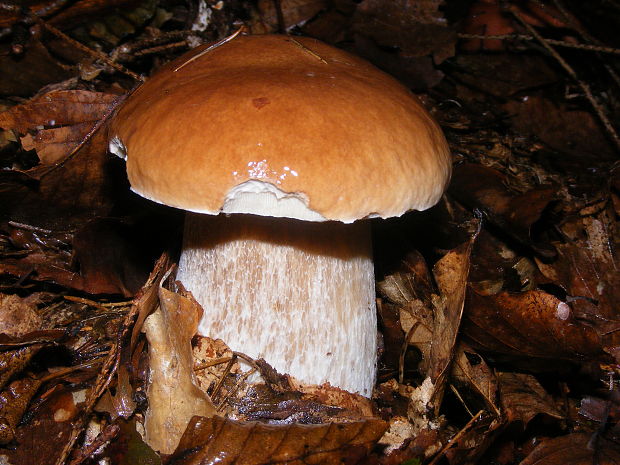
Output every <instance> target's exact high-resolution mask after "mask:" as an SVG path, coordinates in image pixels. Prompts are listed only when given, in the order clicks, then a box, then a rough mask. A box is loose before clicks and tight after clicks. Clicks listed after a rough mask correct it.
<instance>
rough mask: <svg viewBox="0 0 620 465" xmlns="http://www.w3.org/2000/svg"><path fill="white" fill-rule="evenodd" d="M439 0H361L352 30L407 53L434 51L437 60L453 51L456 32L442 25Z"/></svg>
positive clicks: (429, 52)
mask: <svg viewBox="0 0 620 465" xmlns="http://www.w3.org/2000/svg"><path fill="white" fill-rule="evenodd" d="M440 4H441V1H440V0H423V1H411V0H396V1H392V2H388V3H386V2H383V1H380V0H364V1H363V2H362V3H361V4H360V5H359V6H358V7H357V10H356V12H355V16H354V19H353V21H354V26H353V27H354V30H355V31H357V32H358V33H361V34H363V35H366V36H369V37H372V38H373V39H374V40H376V41H377V42H378V43H379V44H380V45H382V46H386V47H398V48H400V49H401V50H403V51H404V52H405V53H407V54H409V55H415V56H425V55H431V54H435V55H436V62H437V63H441V61H443V60H444V59H445V58H448V57H450V56H452V55H454V44H455V40H456V34H455V32H454V31H453V30H451V29H449V28H447V27H445V19H444V18H443V15H442V13H441V12H440V10H439V5H440Z"/></svg>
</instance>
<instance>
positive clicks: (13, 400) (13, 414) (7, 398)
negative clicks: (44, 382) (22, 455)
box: [0, 378, 41, 445]
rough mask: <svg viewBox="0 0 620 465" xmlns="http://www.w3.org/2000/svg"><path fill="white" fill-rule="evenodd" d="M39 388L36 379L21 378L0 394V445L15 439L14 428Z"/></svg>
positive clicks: (39, 384)
mask: <svg viewBox="0 0 620 465" xmlns="http://www.w3.org/2000/svg"><path fill="white" fill-rule="evenodd" d="M40 386H41V381H39V380H37V379H33V378H23V379H18V380H15V381H13V382H12V383H11V384H10V385H9V387H8V388H6V389H5V390H3V391H2V392H1V393H0V444H3V445H4V444H8V443H9V442H11V441H13V440H14V439H15V428H16V427H17V424H18V423H19V422H20V420H21V419H22V416H23V415H24V412H25V411H26V409H27V408H28V404H29V403H30V400H31V399H32V398H33V397H34V395H35V393H36V392H37V390H38V389H39V387H40Z"/></svg>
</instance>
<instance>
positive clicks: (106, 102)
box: [0, 90, 120, 148]
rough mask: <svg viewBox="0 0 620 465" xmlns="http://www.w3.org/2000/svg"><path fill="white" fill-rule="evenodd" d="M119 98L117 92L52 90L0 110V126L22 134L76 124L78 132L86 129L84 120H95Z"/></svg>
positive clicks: (89, 121)
mask: <svg viewBox="0 0 620 465" xmlns="http://www.w3.org/2000/svg"><path fill="white" fill-rule="evenodd" d="M119 98H120V97H119V96H118V95H115V94H106V93H102V92H90V91H86V90H55V91H51V92H48V93H46V94H43V95H39V96H37V97H35V98H33V99H31V100H28V101H27V102H26V103H23V104H21V105H17V106H15V107H12V108H10V109H9V110H8V111H5V112H4V113H0V127H1V128H4V129H12V130H14V131H16V132H17V133H19V134H26V133H28V132H29V131H33V130H39V129H40V128H60V127H70V126H73V125H78V126H80V127H82V129H81V131H78V132H83V133H86V132H88V130H87V129H85V128H84V123H95V122H97V121H99V120H100V119H101V118H102V117H103V115H105V114H106V113H108V112H109V111H110V109H111V108H112V107H113V106H114V104H115V103H116V102H117V101H118V100H119ZM91 127H92V125H91ZM54 140H55V139H54ZM40 143H41V144H43V143H44V141H43V140H42V141H40ZM71 148H73V147H71Z"/></svg>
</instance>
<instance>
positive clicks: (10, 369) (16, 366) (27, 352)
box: [0, 345, 41, 389]
mask: <svg viewBox="0 0 620 465" xmlns="http://www.w3.org/2000/svg"><path fill="white" fill-rule="evenodd" d="M40 349H41V346H40V345H28V346H26V347H20V348H19V349H15V350H7V351H4V352H0V389H3V388H4V386H5V384H6V383H7V381H9V380H10V379H11V378H13V376H15V375H16V374H17V373H19V372H20V371H22V370H23V369H24V368H26V366H27V365H28V363H29V362H30V360H31V359H32V357H34V356H35V355H36V353H37V352H38V351H39V350H40Z"/></svg>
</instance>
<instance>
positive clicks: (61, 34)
mask: <svg viewBox="0 0 620 465" xmlns="http://www.w3.org/2000/svg"><path fill="white" fill-rule="evenodd" d="M32 17H33V18H34V20H35V22H36V23H37V24H39V25H40V26H41V27H43V28H45V29H47V30H48V31H49V32H51V33H52V34H54V35H55V36H56V37H58V38H60V39H62V40H64V41H65V42H67V43H69V44H71V45H72V46H74V47H75V48H77V49H79V50H81V51H83V52H84V53H86V54H87V55H90V56H92V57H95V58H97V59H98V60H101V61H103V62H104V63H105V64H107V65H109V66H111V67H112V68H114V69H115V70H117V71H119V72H121V73H123V74H126V75H127V76H129V77H131V78H133V79H135V80H136V81H138V82H144V78H142V76H139V75H137V74H136V73H134V72H133V71H131V70H129V69H127V68H125V67H124V66H123V65H119V64H118V63H115V62H114V61H113V60H112V59H111V58H110V57H109V56H107V55H106V54H105V53H101V52H97V51H96V50H93V49H91V48H90V47H87V46H86V45H84V44H82V43H80V42H78V41H77V40H74V39H72V38H71V37H69V36H68V35H67V34H65V33H64V32H62V31H61V30H60V29H57V28H55V27H54V26H52V25H51V24H48V23H46V22H45V21H43V20H42V19H41V18H39V17H38V16H36V15H32Z"/></svg>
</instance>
